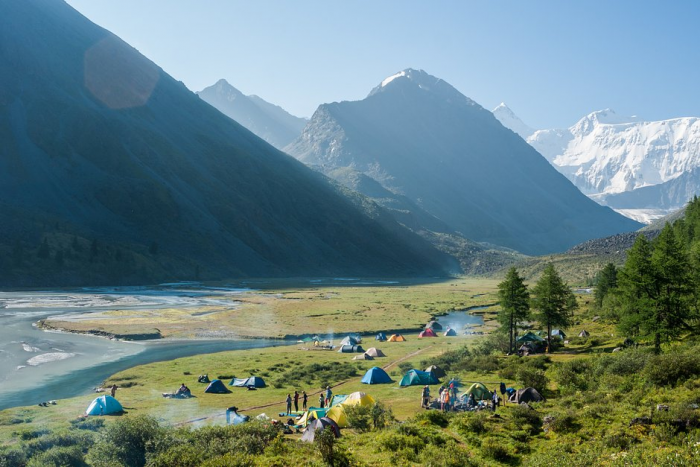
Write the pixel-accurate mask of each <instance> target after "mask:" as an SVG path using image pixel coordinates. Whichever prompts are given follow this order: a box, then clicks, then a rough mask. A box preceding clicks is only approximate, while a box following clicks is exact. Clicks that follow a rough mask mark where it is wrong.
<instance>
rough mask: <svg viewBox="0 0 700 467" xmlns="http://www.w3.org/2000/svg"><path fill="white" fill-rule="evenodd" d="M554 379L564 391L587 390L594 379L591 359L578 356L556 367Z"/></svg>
mask: <svg viewBox="0 0 700 467" xmlns="http://www.w3.org/2000/svg"><path fill="white" fill-rule="evenodd" d="M553 373H554V380H555V381H556V382H557V383H558V384H559V386H560V387H561V389H562V390H563V391H564V392H573V391H585V390H587V389H588V387H589V383H590V381H591V379H592V368H591V363H590V361H589V360H584V359H581V358H577V359H574V360H570V361H568V362H562V363H559V364H557V365H556V366H555V367H554V371H553Z"/></svg>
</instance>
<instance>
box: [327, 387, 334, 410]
mask: <svg viewBox="0 0 700 467" xmlns="http://www.w3.org/2000/svg"><path fill="white" fill-rule="evenodd" d="M331 397H333V391H331V387H330V386H326V407H330V406H331Z"/></svg>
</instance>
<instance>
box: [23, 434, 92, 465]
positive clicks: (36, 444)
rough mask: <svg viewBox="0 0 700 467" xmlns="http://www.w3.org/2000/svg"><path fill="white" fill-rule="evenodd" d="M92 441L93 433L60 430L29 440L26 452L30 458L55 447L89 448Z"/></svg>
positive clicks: (25, 448)
mask: <svg viewBox="0 0 700 467" xmlns="http://www.w3.org/2000/svg"><path fill="white" fill-rule="evenodd" d="M92 442H93V434H92V433H88V432H84V431H76V430H70V431H68V430H60V431H55V432H52V433H49V434H46V435H44V436H40V437H39V438H35V439H32V440H29V441H27V442H26V443H25V444H24V452H25V453H26V455H27V457H28V458H31V457H34V456H35V455H37V454H39V453H41V452H44V451H48V450H49V449H51V448H53V447H70V446H78V447H80V448H81V449H82V450H87V449H88V447H89V446H90V445H91V444H92Z"/></svg>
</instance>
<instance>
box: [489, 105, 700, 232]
mask: <svg viewBox="0 0 700 467" xmlns="http://www.w3.org/2000/svg"><path fill="white" fill-rule="evenodd" d="M506 109H507V107H506ZM496 110H498V111H499V112H500V113H501V114H504V112H503V109H502V108H501V106H499V107H497V108H496V109H495V110H494V112H495V111H496ZM508 110H509V109H508ZM511 113H512V112H511ZM506 115H507V114H506ZM497 118H498V115H497ZM499 120H501V123H503V125H505V126H508V127H509V128H511V129H512V130H513V131H516V132H518V133H519V131H518V130H519V129H520V128H521V125H519V124H518V122H520V123H522V122H521V121H520V119H519V118H517V116H515V115H513V117H508V118H503V119H501V118H499ZM509 125H512V126H509ZM526 141H527V142H528V143H530V144H531V145H532V146H533V147H534V148H535V149H537V151H539V152H540V154H542V155H543V156H544V157H545V158H546V159H547V160H548V161H549V162H550V163H551V164H552V165H553V166H554V167H555V168H556V169H557V170H559V171H560V172H561V173H562V174H564V175H565V176H566V177H567V178H569V180H571V181H572V182H573V183H574V184H575V185H576V186H577V187H578V188H579V189H580V190H581V191H582V192H583V193H585V194H586V195H588V196H590V197H591V198H593V199H594V200H596V201H598V202H599V203H601V204H603V205H607V206H610V207H612V208H614V209H618V210H620V212H623V213H624V214H625V215H627V216H630V217H633V218H635V219H637V220H645V221H648V218H649V216H651V217H652V218H653V217H654V216H659V215H662V214H664V213H666V212H668V211H670V210H674V209H677V208H680V207H681V206H683V205H684V204H685V203H686V202H687V201H688V198H687V196H692V194H694V193H698V192H700V171H694V169H696V168H698V167H700V119H699V118H694V117H685V118H675V119H670V120H662V121H642V120H640V119H638V118H636V117H623V116H620V115H618V114H616V113H615V112H614V111H613V110H610V109H605V110H600V111H596V112H592V113H590V114H589V115H586V116H585V117H583V118H582V119H581V120H579V121H578V122H576V124H574V125H573V126H571V127H570V128H566V129H551V130H538V131H535V132H534V133H532V134H531V135H529V136H528V137H527V138H526ZM681 176H682V179H681V180H682V184H681V183H679V182H680V180H679V181H678V182H676V183H671V182H672V181H673V180H676V179H677V178H679V177H681ZM652 186H653V187H655V188H654V189H650V187H652ZM680 186H682V188H679V187H680ZM636 210H638V212H637V211H636Z"/></svg>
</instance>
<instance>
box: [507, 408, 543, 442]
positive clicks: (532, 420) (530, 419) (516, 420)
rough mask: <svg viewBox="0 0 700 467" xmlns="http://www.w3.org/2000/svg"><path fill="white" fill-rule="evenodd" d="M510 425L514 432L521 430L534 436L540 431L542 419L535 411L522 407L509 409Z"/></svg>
mask: <svg viewBox="0 0 700 467" xmlns="http://www.w3.org/2000/svg"><path fill="white" fill-rule="evenodd" d="M510 417H511V423H512V425H513V428H514V430H522V431H526V432H528V433H530V434H531V435H536V434H537V433H539V432H540V431H541V430H542V417H540V414H538V413H537V412H536V411H535V410H532V409H530V408H529V407H525V406H522V405H518V406H515V407H513V408H511V409H510Z"/></svg>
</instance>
